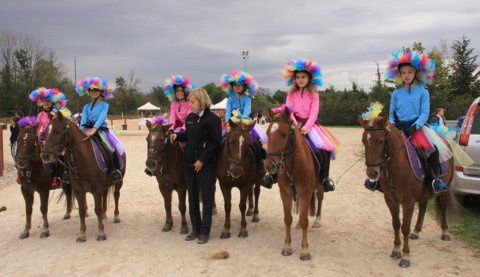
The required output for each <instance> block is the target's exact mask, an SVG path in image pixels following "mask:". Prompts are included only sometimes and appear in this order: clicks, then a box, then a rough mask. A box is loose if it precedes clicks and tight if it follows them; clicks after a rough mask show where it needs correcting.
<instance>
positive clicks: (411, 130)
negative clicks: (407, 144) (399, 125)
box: [405, 126, 417, 137]
mask: <svg viewBox="0 0 480 277" xmlns="http://www.w3.org/2000/svg"><path fill="white" fill-rule="evenodd" d="M415 131H417V128H415V126H410V127H408V128H407V129H405V135H406V136H407V137H409V136H411V135H412V134H413V133H415Z"/></svg>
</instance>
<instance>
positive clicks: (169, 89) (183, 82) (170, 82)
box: [163, 75, 195, 102]
mask: <svg viewBox="0 0 480 277" xmlns="http://www.w3.org/2000/svg"><path fill="white" fill-rule="evenodd" d="M176 86H181V87H183V89H184V90H185V97H188V94H189V93H190V92H191V91H192V90H193V89H194V88H195V85H194V84H192V82H191V81H190V78H188V77H186V76H185V77H183V76H182V75H173V76H172V77H170V78H169V79H166V80H165V84H164V85H163V92H164V93H165V95H166V96H167V97H168V99H169V100H170V102H173V101H175V99H176V98H175V87H176Z"/></svg>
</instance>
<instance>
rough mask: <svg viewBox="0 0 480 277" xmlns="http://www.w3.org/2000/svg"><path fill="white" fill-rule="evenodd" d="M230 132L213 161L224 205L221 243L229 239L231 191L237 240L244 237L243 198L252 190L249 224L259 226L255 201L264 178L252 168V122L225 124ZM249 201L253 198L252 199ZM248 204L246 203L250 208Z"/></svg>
mask: <svg viewBox="0 0 480 277" xmlns="http://www.w3.org/2000/svg"><path fill="white" fill-rule="evenodd" d="M229 125H230V132H228V134H227V135H226V137H225V140H224V143H223V145H222V149H221V150H220V153H219V155H218V159H217V161H218V162H217V177H218V181H219V183H220V188H221V189H222V194H223V199H224V205H225V225H224V227H223V232H222V234H221V235H220V238H221V239H227V238H230V212H231V210H232V188H234V187H237V188H238V189H239V190H240V204H239V208H240V213H241V215H242V222H241V225H240V226H241V227H240V232H239V233H238V237H239V238H246V237H248V231H247V221H246V219H245V214H246V210H247V205H246V203H247V198H249V197H250V196H251V195H252V194H253V189H254V187H255V208H254V209H253V217H252V222H259V221H260V218H259V217H258V198H259V197H260V182H262V180H263V176H264V175H265V174H260V172H258V170H257V168H256V165H255V164H256V163H255V153H254V152H253V150H252V147H251V144H250V136H251V132H252V129H253V127H254V126H255V121H253V122H252V123H250V124H248V125H246V124H243V123H238V124H237V123H235V122H233V121H231V120H230V121H229ZM252 198H253V197H252ZM251 204H252V203H251V202H250V205H251Z"/></svg>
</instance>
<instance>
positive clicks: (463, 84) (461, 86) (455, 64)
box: [449, 36, 478, 97]
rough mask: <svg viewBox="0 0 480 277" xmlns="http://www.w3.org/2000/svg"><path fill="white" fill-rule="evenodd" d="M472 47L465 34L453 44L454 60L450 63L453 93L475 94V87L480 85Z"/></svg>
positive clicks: (458, 94) (475, 56)
mask: <svg viewBox="0 0 480 277" xmlns="http://www.w3.org/2000/svg"><path fill="white" fill-rule="evenodd" d="M473 51H474V49H473V48H471V47H470V39H469V38H467V37H466V36H463V37H462V38H461V39H460V40H456V41H455V42H454V43H453V45H452V58H453V60H452V62H451V63H450V67H451V74H450V76H449V79H450V84H451V86H452V91H451V95H452V96H454V97H456V96H467V97H468V96H475V95H476V94H478V91H477V92H475V88H476V87H478V73H477V68H478V64H477V58H478V55H474V54H473Z"/></svg>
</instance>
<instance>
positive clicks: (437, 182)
mask: <svg viewBox="0 0 480 277" xmlns="http://www.w3.org/2000/svg"><path fill="white" fill-rule="evenodd" d="M432 190H433V193H434V194H437V193H441V192H445V191H448V187H447V184H446V183H445V181H443V180H442V179H441V178H435V179H433V181H432Z"/></svg>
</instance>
